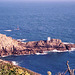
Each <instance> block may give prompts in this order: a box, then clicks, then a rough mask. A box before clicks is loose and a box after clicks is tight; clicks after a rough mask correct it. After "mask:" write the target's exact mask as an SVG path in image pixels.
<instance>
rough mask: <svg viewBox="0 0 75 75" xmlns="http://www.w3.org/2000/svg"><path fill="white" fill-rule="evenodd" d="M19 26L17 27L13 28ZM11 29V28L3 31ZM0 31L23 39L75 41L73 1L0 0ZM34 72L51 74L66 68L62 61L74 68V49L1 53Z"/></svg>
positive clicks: (6, 58)
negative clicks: (23, 0) (47, 52)
mask: <svg viewBox="0 0 75 75" xmlns="http://www.w3.org/2000/svg"><path fill="white" fill-rule="evenodd" d="M17 27H19V30H17ZM6 30H11V31H6ZM0 33H2V34H6V35H7V36H11V37H12V38H14V39H27V41H38V40H46V39H47V37H48V36H50V37H51V38H56V39H61V40H62V41H63V42H71V43H75V3H74V2H49V3H47V2H46V3H45V2H41V3H39V2H38V3H36V2H29V3H28V2H0ZM2 59H5V60H11V61H12V60H13V61H16V62H18V63H19V65H20V66H22V67H26V68H28V69H30V70H33V71H35V72H38V73H41V74H42V75H47V71H51V72H52V73H53V75H55V73H57V72H64V71H65V70H66V68H67V67H66V61H67V60H69V61H70V66H71V67H72V68H75V52H63V53H49V54H47V55H38V56H37V55H25V56H9V57H4V58H2Z"/></svg>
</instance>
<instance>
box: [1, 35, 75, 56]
mask: <svg viewBox="0 0 75 75" xmlns="http://www.w3.org/2000/svg"><path fill="white" fill-rule="evenodd" d="M72 49H75V44H70V43H68V44H65V43H63V42H62V41H61V40H60V39H51V40H40V41H29V42H21V41H18V40H16V39H12V38H11V37H7V36H6V35H4V34H0V56H8V55H25V54H36V53H44V52H45V51H56V50H57V51H60V52H64V51H71V50H72Z"/></svg>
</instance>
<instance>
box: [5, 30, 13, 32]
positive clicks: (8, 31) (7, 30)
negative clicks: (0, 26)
mask: <svg viewBox="0 0 75 75" xmlns="http://www.w3.org/2000/svg"><path fill="white" fill-rule="evenodd" d="M4 31H8V32H11V31H12V30H4Z"/></svg>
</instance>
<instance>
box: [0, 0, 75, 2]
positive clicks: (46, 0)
mask: <svg viewBox="0 0 75 75" xmlns="http://www.w3.org/2000/svg"><path fill="white" fill-rule="evenodd" d="M0 1H14V2H15V1H18V2H19V1H21V2H22V1H27V2H28V1H35V2H37V1H41V2H48V1H49V2H50V1H55V2H56V1H67V2H70V1H75V0H0Z"/></svg>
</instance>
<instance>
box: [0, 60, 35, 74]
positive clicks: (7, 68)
mask: <svg viewBox="0 0 75 75" xmlns="http://www.w3.org/2000/svg"><path fill="white" fill-rule="evenodd" d="M0 75H34V73H33V72H32V71H31V72H30V71H29V70H28V69H25V68H22V67H19V66H15V65H12V64H10V63H4V62H2V61H0Z"/></svg>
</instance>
